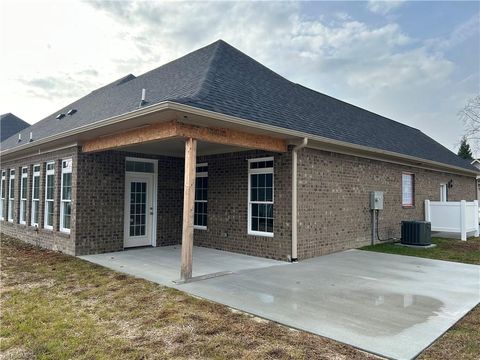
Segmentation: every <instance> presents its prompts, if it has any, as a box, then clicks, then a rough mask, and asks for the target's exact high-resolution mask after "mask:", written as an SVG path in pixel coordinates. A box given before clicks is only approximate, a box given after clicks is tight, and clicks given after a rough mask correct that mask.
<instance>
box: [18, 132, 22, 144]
mask: <svg viewBox="0 0 480 360" xmlns="http://www.w3.org/2000/svg"><path fill="white" fill-rule="evenodd" d="M20 141H22V134H20V133H19V134H18V142H20Z"/></svg>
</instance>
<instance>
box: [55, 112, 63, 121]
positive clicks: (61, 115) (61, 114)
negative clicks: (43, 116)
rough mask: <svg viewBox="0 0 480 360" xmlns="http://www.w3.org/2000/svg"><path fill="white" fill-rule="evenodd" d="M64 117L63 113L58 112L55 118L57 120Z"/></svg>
mask: <svg viewBox="0 0 480 360" xmlns="http://www.w3.org/2000/svg"><path fill="white" fill-rule="evenodd" d="M63 117H65V114H64V113H60V114H58V115H57V117H56V118H55V119H57V120H60V119H61V118H63Z"/></svg>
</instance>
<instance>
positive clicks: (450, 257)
mask: <svg viewBox="0 0 480 360" xmlns="http://www.w3.org/2000/svg"><path fill="white" fill-rule="evenodd" d="M432 243H433V244H436V245H437V246H436V247H434V248H430V249H415V248H409V247H406V246H399V245H395V244H392V243H387V244H378V245H373V246H371V245H370V246H365V247H363V248H362V250H367V251H376V252H382V253H388V254H398V255H409V256H418V257H424V258H429V259H438V260H447V261H456V262H462V263H467V264H477V265H480V237H477V238H470V239H468V240H467V241H461V240H454V239H442V238H432Z"/></svg>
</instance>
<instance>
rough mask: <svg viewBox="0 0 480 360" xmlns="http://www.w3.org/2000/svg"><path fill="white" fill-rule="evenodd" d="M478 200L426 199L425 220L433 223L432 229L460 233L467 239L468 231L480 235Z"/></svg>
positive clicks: (462, 237)
mask: <svg viewBox="0 0 480 360" xmlns="http://www.w3.org/2000/svg"><path fill="white" fill-rule="evenodd" d="M478 214H479V210H478V200H474V201H471V202H467V201H465V200H462V201H448V202H441V201H430V200H425V221H429V222H430V223H431V224H432V231H442V232H452V233H460V238H461V239H462V240H467V233H469V232H475V236H478V235H479V226H478V221H479V219H478Z"/></svg>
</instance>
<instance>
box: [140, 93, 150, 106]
mask: <svg viewBox="0 0 480 360" xmlns="http://www.w3.org/2000/svg"><path fill="white" fill-rule="evenodd" d="M146 95H147V90H146V89H142V100H141V101H140V106H142V105H145V104H146V103H147V102H148V101H146V100H145V96H146Z"/></svg>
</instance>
